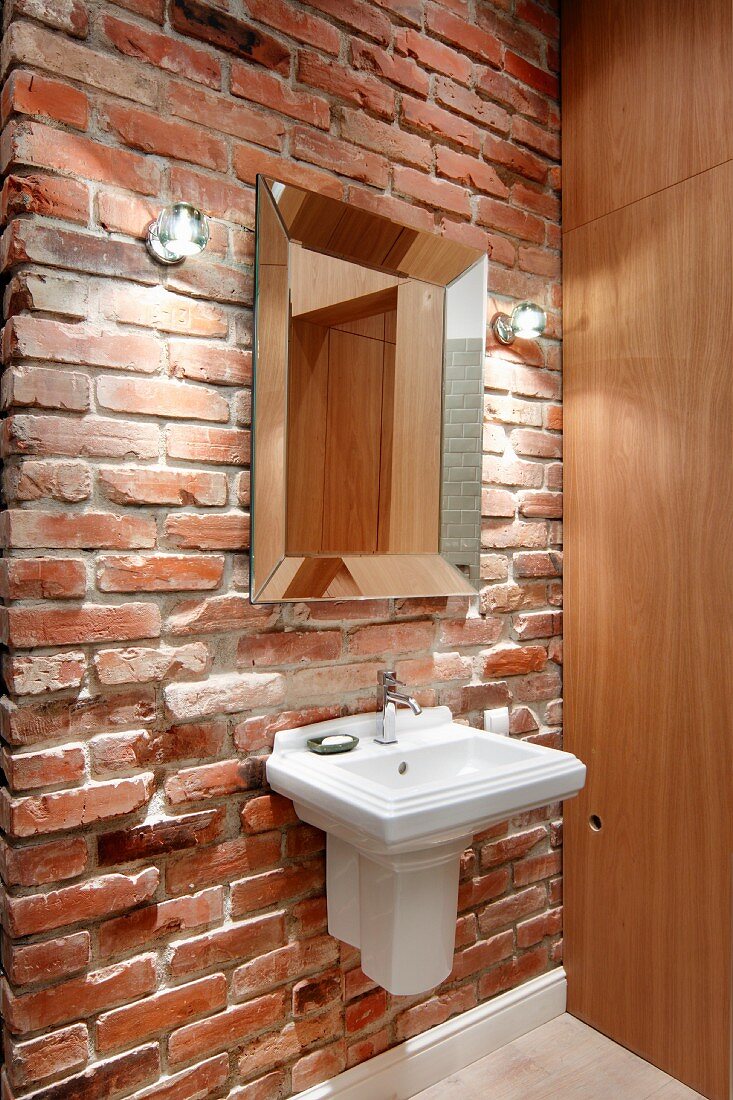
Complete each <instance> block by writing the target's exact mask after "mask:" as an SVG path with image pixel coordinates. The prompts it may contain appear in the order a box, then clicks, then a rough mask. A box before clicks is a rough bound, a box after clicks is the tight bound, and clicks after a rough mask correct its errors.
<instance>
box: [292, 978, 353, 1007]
mask: <svg viewBox="0 0 733 1100" xmlns="http://www.w3.org/2000/svg"><path fill="white" fill-rule="evenodd" d="M341 984H342V982H341V971H340V970H336V969H334V970H327V971H326V972H325V973H324V974H319V975H318V976H317V977H314V978H303V980H302V981H300V982H296V983H295V985H294V986H293V1015H294V1016H307V1015H308V1014H309V1013H310V1012H315V1011H316V1010H317V1009H321V1008H325V1007H326V1005H329V1004H332V1003H333V1002H334V1001H337V1000H340V998H341Z"/></svg>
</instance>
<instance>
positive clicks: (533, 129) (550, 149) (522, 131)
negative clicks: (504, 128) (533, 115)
mask: <svg viewBox="0 0 733 1100" xmlns="http://www.w3.org/2000/svg"><path fill="white" fill-rule="evenodd" d="M512 138H513V139H514V140H515V141H518V142H519V144H520V145H527V146H528V147H529V148H530V149H534V150H535V151H536V152H538V153H542V155H543V156H546V157H548V158H549V159H550V160H556V161H559V160H560V138H559V135H558V134H553V133H550V132H548V131H547V130H545V129H543V128H542V127H541V126H536V125H535V124H534V123H533V122H530V121H529V119H526V118H521V117H520V116H519V115H515V116H514V118H513V120H512Z"/></svg>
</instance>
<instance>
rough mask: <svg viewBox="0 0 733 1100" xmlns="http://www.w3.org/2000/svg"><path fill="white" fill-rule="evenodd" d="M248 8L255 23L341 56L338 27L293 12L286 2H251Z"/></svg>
mask: <svg viewBox="0 0 733 1100" xmlns="http://www.w3.org/2000/svg"><path fill="white" fill-rule="evenodd" d="M247 8H248V10H249V13H250V15H251V16H252V18H253V19H258V20H259V21H260V22H261V23H264V24H265V25H266V26H268V27H273V28H275V29H277V30H279V31H283V33H284V34H286V35H288V37H289V38H296V39H297V40H298V41H299V42H308V43H310V45H312V46H317V47H318V49H319V50H323V51H324V52H325V53H330V54H337V53H338V52H339V45H340V41H341V40H340V36H339V33H338V31H337V30H336V28H335V27H333V26H331V25H330V24H329V23H327V22H326V21H325V20H324V19H319V18H318V17H317V16H314V15H310V14H309V13H308V12H304V11H299V10H297V9H296V8H293V7H292V5H291V4H288V3H287V2H286V0H248V4H247Z"/></svg>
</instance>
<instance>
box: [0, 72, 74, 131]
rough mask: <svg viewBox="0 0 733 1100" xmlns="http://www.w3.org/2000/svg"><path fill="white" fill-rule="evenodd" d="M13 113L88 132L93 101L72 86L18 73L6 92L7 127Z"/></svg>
mask: <svg viewBox="0 0 733 1100" xmlns="http://www.w3.org/2000/svg"><path fill="white" fill-rule="evenodd" d="M13 113H16V114H19V115H33V116H34V117H35V118H49V119H53V120H54V121H56V122H63V123H65V124H66V125H67V126H73V127H74V128H75V129H77V130H86V127H87V122H88V121H89V101H88V99H87V97H86V95H85V94H84V92H82V91H80V90H79V89H78V88H72V87H71V86H70V85H69V84H63V83H61V81H59V80H49V79H48V78H47V77H44V76H39V75H38V74H37V73H29V72H24V71H22V70H20V71H19V70H16V71H15V72H14V73H11V75H10V77H9V79H8V80H7V82H6V84H5V86H4V88H3V92H2V124H3V126H5V124H6V123H7V121H8V119H9V118H10V116H11V114H13Z"/></svg>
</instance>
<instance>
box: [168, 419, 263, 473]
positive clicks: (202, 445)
mask: <svg viewBox="0 0 733 1100" xmlns="http://www.w3.org/2000/svg"><path fill="white" fill-rule="evenodd" d="M249 448H250V433H249V432H245V431H236V430H233V429H231V428H203V427H198V426H195V425H188V424H187V425H186V426H185V427H184V426H181V425H175V426H173V427H170V428H169V429H168V432H167V442H166V449H167V452H168V455H169V457H170V458H183V459H187V460H188V461H189V462H216V463H223V464H225V465H229V466H246V465H248V464H249Z"/></svg>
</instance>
